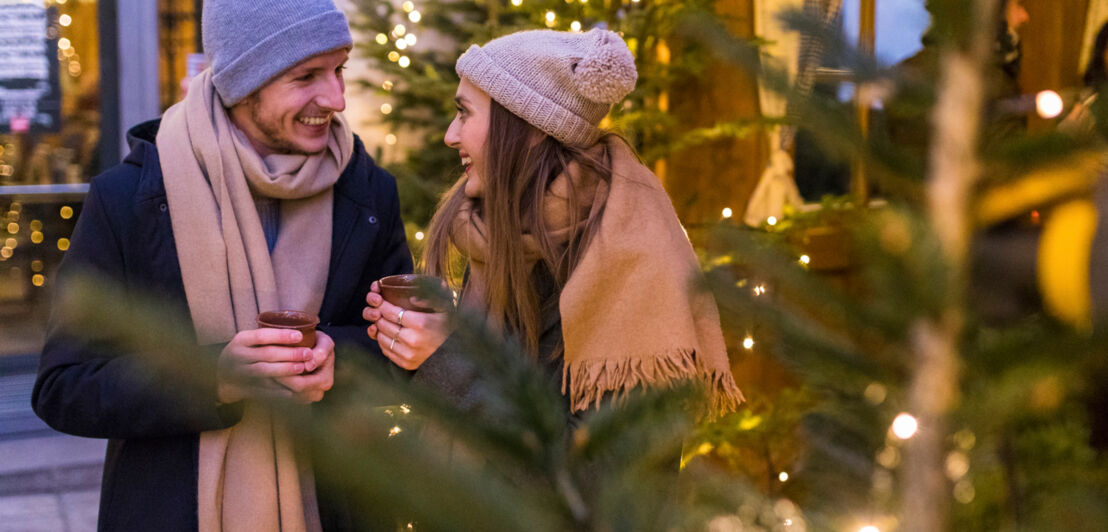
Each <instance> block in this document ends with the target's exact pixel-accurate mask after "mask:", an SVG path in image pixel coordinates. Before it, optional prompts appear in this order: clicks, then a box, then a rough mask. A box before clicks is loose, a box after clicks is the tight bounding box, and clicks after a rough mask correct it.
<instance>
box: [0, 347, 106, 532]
mask: <svg viewBox="0 0 1108 532" xmlns="http://www.w3.org/2000/svg"><path fill="white" fill-rule="evenodd" d="M36 364H37V360H35V359H34V358H33V357H24V356H20V357H10V356H4V357H0V532H40V531H41V532H55V531H57V532H83V531H92V530H96V514H97V508H98V506H99V501H100V474H101V472H102V471H103V467H104V449H105V447H107V440H94V439H88V438H77V437H75V436H67V435H64V434H59V433H57V432H54V431H52V430H50V428H49V427H47V426H46V425H45V424H43V423H42V422H41V421H39V420H38V418H36V417H34V413H33V412H31V396H30V394H31V384H32V383H33V382H34V366H35V365H36Z"/></svg>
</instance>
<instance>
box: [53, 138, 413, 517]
mask: <svg viewBox="0 0 1108 532" xmlns="http://www.w3.org/2000/svg"><path fill="white" fill-rule="evenodd" d="M157 127H158V122H157V121H153V122H147V123H145V124H141V125H139V126H136V127H135V128H134V129H132V130H131V131H130V132H129V136H130V137H131V139H130V140H131V146H132V150H131V153H130V154H129V155H128V156H127V158H126V159H125V160H124V162H123V163H122V164H119V165H117V166H115V167H113V168H111V169H109V170H108V171H106V172H104V173H103V174H101V175H99V176H97V177H96V178H94V179H93V180H92V184H91V186H90V188H89V193H88V197H87V198H86V200H85V203H84V207H83V210H82V213H81V216H80V219H79V220H78V221H77V226H76V228H75V229H74V232H73V237H72V239H71V240H72V244H71V247H70V249H69V251H68V252H67V253H66V256H65V260H64V261H63V262H62V264H61V266H60V269H59V272H58V279H59V284H64V282H65V280H66V278H67V277H69V276H72V275H73V274H74V272H76V271H79V270H80V271H88V270H92V271H94V272H97V273H99V274H102V275H105V276H107V277H110V278H112V279H115V280H117V281H119V282H122V283H123V284H124V286H126V287H127V288H128V289H134V290H136V291H142V292H143V293H146V294H150V295H153V296H155V297H159V298H161V300H164V301H166V302H167V304H175V305H177V306H178V307H179V308H180V309H187V305H186V303H185V291H184V284H183V282H182V280H181V268H180V265H179V263H178V260H177V249H176V246H175V244H174V239H173V228H172V224H171V222H170V218H169V209H168V207H167V203H166V191H165V184H164V182H163V180H162V172H161V167H160V165H159V162H158V152H157V148H156V147H155V145H154V144H153V141H154V137H155V134H156V132H157ZM333 227H334V230H333V234H332V240H331V262H330V272H329V275H328V279H327V289H326V292H325V294H324V297H323V304H322V308H321V309H320V313H319V315H320V322H321V325H320V326H319V328H320V330H322V331H324V332H326V333H327V334H328V335H330V336H331V337H332V338H333V339H334V340H335V343H336V344H339V345H342V344H344V343H355V344H359V345H360V346H361V347H363V348H364V349H365V350H366V351H368V352H370V353H371V354H373V355H376V356H377V357H379V358H380V360H381V361H384V360H386V359H385V358H384V356H383V355H381V354H380V353H381V352H380V349H379V348H378V346H377V344H376V342H373V341H371V340H369V338H368V336H367V335H366V327H367V325H368V324H367V323H366V322H365V321H364V320H363V319H362V309H363V308H364V306H365V294H366V292H368V291H369V286H370V284H371V283H372V282H373V281H374V280H376V279H379V278H381V277H383V276H385V275H391V274H395V273H406V272H410V271H411V269H412V258H411V253H410V251H409V250H408V245H407V241H406V240H405V237H404V226H403V224H402V223H401V221H400V207H399V199H398V197H397V191H396V182H395V180H394V179H393V177H392V176H391V175H389V174H388V173H387V172H385V171H384V170H383V169H381V168H379V167H377V166H376V165H375V164H374V162H373V160H372V159H371V158H370V157H369V155H367V154H366V152H365V148H364V146H363V145H362V142H361V140H359V139H357V137H355V140H354V156H353V159H352V160H351V162H350V164H349V165H348V166H347V167H346V169H345V170H344V171H343V173H342V175H341V176H340V177H339V180H338V182H337V183H336V184H335V193H334V214H333ZM185 315H187V312H186V313H185ZM59 325H60V323H58V319H56V318H55V317H52V318H51V323H50V327H49V330H48V333H47V339H46V345H45V347H44V348H43V352H42V358H41V362H40V366H39V373H38V379H37V380H36V382H35V387H34V392H33V396H32V402H33V406H34V410H35V412H36V413H37V414H38V415H39V417H41V418H42V419H43V420H44V421H46V422H47V423H48V424H49V425H50V426H51V427H53V428H55V429H57V430H60V431H62V432H67V433H70V434H74V435H77V436H84V437H90V438H108V439H109V443H108V450H107V458H106V462H105V464H104V479H103V485H102V488H101V494H100V520H99V528H100V529H101V530H128V531H129V530H196V528H197V508H196V494H197V486H196V482H197V450H198V442H199V434H200V433H201V432H203V431H209V430H217V429H223V428H227V427H230V426H232V425H234V424H235V423H237V422H238V420H239V419H240V417H241V415H242V412H241V405H224V406H222V407H217V400H216V397H217V395H216V378H215V375H214V374H212V375H211V378H210V379H206V380H207V381H208V382H207V385H206V387H205V388H204V389H199V390H197V389H192V388H190V389H189V390H188V391H187V393H186V392H185V391H184V390H181V389H180V388H181V385H180V384H179V383H178V382H177V380H179V379H177V380H175V379H174V377H173V375H167V374H165V373H164V372H161V373H159V372H158V371H152V370H151V368H149V367H146V366H143V365H141V363H140V362H139V361H138V360H137V359H136V357H132V356H124V355H121V354H120V353H118V352H113V351H111V350H109V349H105V348H103V347H98V346H94V345H93V344H92V343H91V342H89V341H87V340H85V339H80V338H75V337H72V336H67V335H66V334H65V333H64V332H63V331H62V330H61V327H60V326H59ZM188 326H189V329H190V330H191V324H188ZM204 356H212V357H215V356H217V355H216V354H214V353H213V354H209V355H204ZM337 364H338V365H340V366H341V364H342V361H341V360H340V361H337ZM212 367H214V364H212ZM331 502H334V501H331ZM320 506H321V514H322V517H323V519H324V525H325V528H331V529H335V528H339V529H341V528H346V527H345V526H343V525H344V524H348V523H349V522H350V520H349V516H343V511H344V509H341V508H336V507H335V506H334V505H333V504H330V503H329V502H328V501H327V500H325V497H323V496H321V497H320ZM336 512H337V513H336ZM328 525H331V526H328Z"/></svg>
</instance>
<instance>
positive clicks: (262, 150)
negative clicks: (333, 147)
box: [231, 49, 349, 157]
mask: <svg viewBox="0 0 1108 532" xmlns="http://www.w3.org/2000/svg"><path fill="white" fill-rule="evenodd" d="M348 56H349V53H348V52H347V51H346V50H345V49H339V50H335V51H333V52H327V53H324V54H319V55H316V56H312V57H310V58H308V59H305V60H304V61H301V62H300V63H298V64H297V65H296V66H294V67H292V68H290V69H288V70H286V71H285V72H284V73H282V74H280V75H279V76H277V77H276V78H273V79H272V80H271V81H270V82H269V83H267V84H265V85H264V86H262V88H261V89H258V90H257V91H256V92H255V93H254V94H251V95H250V96H247V97H246V98H245V99H243V100H242V101H241V102H239V103H238V104H236V105H235V106H234V107H232V108H231V119H232V121H234V123H235V125H236V126H238V128H239V129H240V130H242V132H243V133H245V134H246V136H247V137H248V138H249V139H250V144H251V145H252V146H253V147H254V149H255V150H257V152H258V153H259V154H260V155H261V156H263V157H265V156H267V155H271V154H274V153H288V154H303V155H312V154H316V153H320V152H322V151H323V150H324V149H326V148H327V139H328V137H329V131H330V129H331V120H332V118H334V114H335V113H339V112H342V110H343V109H345V108H346V99H345V97H344V96H343V90H344V89H345V88H346V85H345V83H344V81H343V79H342V71H343V69H344V68H346V67H345V66H344V65H345V64H346V60H347V58H348Z"/></svg>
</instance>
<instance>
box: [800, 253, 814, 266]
mask: <svg viewBox="0 0 1108 532" xmlns="http://www.w3.org/2000/svg"><path fill="white" fill-rule="evenodd" d="M800 263H801V264H803V265H805V266H807V265H808V264H811V263H812V257H809V256H807V255H801V256H800Z"/></svg>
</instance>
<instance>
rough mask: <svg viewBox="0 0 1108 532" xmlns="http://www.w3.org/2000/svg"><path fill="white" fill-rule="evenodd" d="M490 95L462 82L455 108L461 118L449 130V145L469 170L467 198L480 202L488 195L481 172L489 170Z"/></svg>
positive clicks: (455, 120)
mask: <svg viewBox="0 0 1108 532" xmlns="http://www.w3.org/2000/svg"><path fill="white" fill-rule="evenodd" d="M491 104H492V100H491V99H490V98H489V95H488V94H487V93H486V92H485V91H483V90H481V89H479V88H477V87H476V86H475V85H473V84H472V83H470V82H469V80H467V79H465V78H462V81H461V83H459V84H458V92H457V93H456V94H455V95H454V105H455V106H456V107H457V109H458V114H457V115H455V116H454V121H453V122H451V123H450V127H449V128H447V130H446V145H447V146H450V147H451V148H454V149H455V150H458V155H460V156H461V157H462V165H463V166H465V175H466V186H465V194H466V196H468V197H470V198H479V197H481V195H482V194H483V193H484V188H485V182H484V178H483V177H482V176H481V174H480V172H481V171H482V170H483V169H484V168H485V160H486V159H485V156H486V153H485V144H486V142H485V141H486V140H487V139H488V136H489V107H490V106H491Z"/></svg>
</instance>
